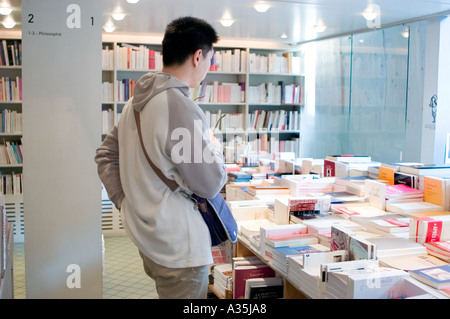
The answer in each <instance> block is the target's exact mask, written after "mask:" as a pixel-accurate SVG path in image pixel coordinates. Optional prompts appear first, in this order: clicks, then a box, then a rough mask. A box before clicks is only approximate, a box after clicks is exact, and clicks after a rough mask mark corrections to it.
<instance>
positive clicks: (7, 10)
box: [0, 7, 13, 16]
mask: <svg viewBox="0 0 450 319" xmlns="http://www.w3.org/2000/svg"><path fill="white" fill-rule="evenodd" d="M12 11H13V9H12V8H9V7H0V14H1V15H3V16H7V15H9V14H10V13H11V12H12Z"/></svg>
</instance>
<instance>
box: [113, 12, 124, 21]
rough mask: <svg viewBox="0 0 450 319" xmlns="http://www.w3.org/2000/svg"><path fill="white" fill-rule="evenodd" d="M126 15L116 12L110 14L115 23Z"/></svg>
mask: <svg viewBox="0 0 450 319" xmlns="http://www.w3.org/2000/svg"><path fill="white" fill-rule="evenodd" d="M125 16H126V14H125V13H122V12H116V13H113V14H112V18H113V19H114V20H116V21H122V20H123V18H125Z"/></svg>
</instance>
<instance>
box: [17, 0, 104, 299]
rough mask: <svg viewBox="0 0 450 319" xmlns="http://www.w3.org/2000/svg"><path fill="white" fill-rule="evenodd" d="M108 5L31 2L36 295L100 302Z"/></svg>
mask: <svg viewBox="0 0 450 319" xmlns="http://www.w3.org/2000/svg"><path fill="white" fill-rule="evenodd" d="M101 20H102V7H101V1H91V0H70V1H68V0H40V1H36V0H23V1H22V44H23V53H22V55H23V72H22V74H23V75H22V76H23V122H24V123H23V126H24V132H23V147H24V157H25V159H24V224H25V226H24V227H25V274H26V292H27V298H101V297H102V242H101V241H102V238H101V185H100V181H99V179H98V177H97V172H96V166H95V162H94V156H95V150H96V147H97V146H98V145H99V144H100V139H101Z"/></svg>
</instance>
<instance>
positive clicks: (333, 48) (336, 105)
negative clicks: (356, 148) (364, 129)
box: [300, 37, 351, 158]
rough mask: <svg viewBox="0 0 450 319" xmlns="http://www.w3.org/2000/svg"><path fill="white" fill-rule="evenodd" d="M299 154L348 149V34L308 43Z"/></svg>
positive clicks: (347, 150) (349, 63)
mask: <svg viewBox="0 0 450 319" xmlns="http://www.w3.org/2000/svg"><path fill="white" fill-rule="evenodd" d="M303 49H304V51H305V107H304V110H303V112H302V117H301V134H302V135H301V147H300V150H301V152H300V154H301V157H313V158H323V157H325V156H326V155H329V154H331V153H333V154H340V153H348V152H349V150H350V149H349V105H350V71H351V37H340V38H333V39H329V40H324V41H318V42H313V43H308V44H307V45H305V46H304V48H303Z"/></svg>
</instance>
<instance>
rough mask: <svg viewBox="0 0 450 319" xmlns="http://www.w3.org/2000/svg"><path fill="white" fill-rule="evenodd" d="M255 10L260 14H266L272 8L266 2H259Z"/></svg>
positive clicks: (255, 5) (254, 6)
mask: <svg viewBox="0 0 450 319" xmlns="http://www.w3.org/2000/svg"><path fill="white" fill-rule="evenodd" d="M253 8H255V10H256V11H258V12H266V11H267V10H269V8H270V4H268V3H267V2H265V1H258V2H256V3H255V4H254V5H253Z"/></svg>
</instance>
